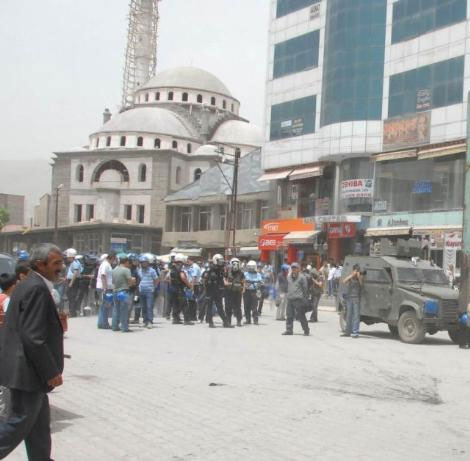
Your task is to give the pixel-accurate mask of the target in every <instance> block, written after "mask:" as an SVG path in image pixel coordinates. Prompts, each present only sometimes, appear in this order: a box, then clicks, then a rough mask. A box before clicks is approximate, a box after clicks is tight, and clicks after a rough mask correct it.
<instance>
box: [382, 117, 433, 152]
mask: <svg viewBox="0 0 470 461" xmlns="http://www.w3.org/2000/svg"><path fill="white" fill-rule="evenodd" d="M430 133H431V113H430V112H423V113H421V114H417V115H414V116H412V117H406V118H401V119H390V120H385V121H384V133H383V144H384V149H388V150H390V149H394V148H400V147H407V146H415V145H416V144H425V143H429V139H430Z"/></svg>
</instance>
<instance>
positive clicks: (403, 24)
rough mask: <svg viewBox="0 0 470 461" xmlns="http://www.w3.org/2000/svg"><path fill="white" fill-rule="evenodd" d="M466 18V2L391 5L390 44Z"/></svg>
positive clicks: (402, 0) (431, 0)
mask: <svg viewBox="0 0 470 461" xmlns="http://www.w3.org/2000/svg"><path fill="white" fill-rule="evenodd" d="M466 18H467V0H439V1H435V0H425V1H421V2H419V1H416V0H400V1H399V2H396V3H394V4H393V26H392V43H398V42H402V41H405V40H409V39H411V38H414V37H418V36H420V35H423V34H425V33H427V32H431V31H433V30H436V29H440V28H442V27H447V26H450V25H451V24H457V23H458V22H462V21H465V19H466Z"/></svg>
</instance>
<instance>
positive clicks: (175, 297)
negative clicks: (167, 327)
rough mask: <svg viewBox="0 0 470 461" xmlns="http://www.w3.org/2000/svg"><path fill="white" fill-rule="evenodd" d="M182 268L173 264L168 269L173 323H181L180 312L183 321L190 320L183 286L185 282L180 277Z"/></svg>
mask: <svg viewBox="0 0 470 461" xmlns="http://www.w3.org/2000/svg"><path fill="white" fill-rule="evenodd" d="M182 273H184V272H183V269H180V268H178V265H177V264H173V265H172V267H171V270H170V289H171V300H172V310H173V323H181V317H180V315H181V312H183V318H184V322H185V323H189V322H190V318H189V308H188V302H187V300H186V295H185V288H187V287H186V284H185V283H184V282H183V280H182V279H181V274H182Z"/></svg>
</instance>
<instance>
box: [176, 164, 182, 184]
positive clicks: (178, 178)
mask: <svg viewBox="0 0 470 461" xmlns="http://www.w3.org/2000/svg"><path fill="white" fill-rule="evenodd" d="M175 183H176V184H181V167H180V166H177V167H176V173H175Z"/></svg>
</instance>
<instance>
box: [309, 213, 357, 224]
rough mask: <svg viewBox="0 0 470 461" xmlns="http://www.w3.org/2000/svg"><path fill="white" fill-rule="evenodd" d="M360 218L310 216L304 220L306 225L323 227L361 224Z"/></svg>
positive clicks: (354, 216)
mask: <svg viewBox="0 0 470 461" xmlns="http://www.w3.org/2000/svg"><path fill="white" fill-rule="evenodd" d="M361 219H362V217H361V216H360V215H344V214H342V215H324V216H311V217H309V218H304V222H306V223H316V224H317V225H323V224H328V223H342V222H344V223H358V222H361Z"/></svg>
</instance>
